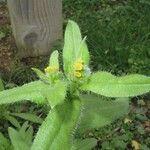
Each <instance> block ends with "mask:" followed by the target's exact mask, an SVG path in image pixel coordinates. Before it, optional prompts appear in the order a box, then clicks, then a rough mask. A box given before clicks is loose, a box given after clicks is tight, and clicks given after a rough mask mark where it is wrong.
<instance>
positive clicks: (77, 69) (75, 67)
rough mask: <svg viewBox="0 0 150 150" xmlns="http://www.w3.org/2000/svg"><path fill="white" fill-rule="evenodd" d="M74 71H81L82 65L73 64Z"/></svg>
mask: <svg viewBox="0 0 150 150" xmlns="http://www.w3.org/2000/svg"><path fill="white" fill-rule="evenodd" d="M74 69H75V70H76V71H81V70H83V64H81V63H75V64H74Z"/></svg>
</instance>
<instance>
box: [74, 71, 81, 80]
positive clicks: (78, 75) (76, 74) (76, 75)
mask: <svg viewBox="0 0 150 150" xmlns="http://www.w3.org/2000/svg"><path fill="white" fill-rule="evenodd" d="M74 76H75V77H77V78H80V77H81V76H82V74H81V73H80V72H77V71H76V72H75V73H74Z"/></svg>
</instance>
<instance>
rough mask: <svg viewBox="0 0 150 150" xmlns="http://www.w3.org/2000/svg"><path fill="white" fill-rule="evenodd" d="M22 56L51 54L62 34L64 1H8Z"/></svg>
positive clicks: (14, 32) (15, 35) (14, 31)
mask: <svg viewBox="0 0 150 150" xmlns="http://www.w3.org/2000/svg"><path fill="white" fill-rule="evenodd" d="M7 2H8V8H9V13H10V18H11V24H12V28H13V34H14V37H15V40H16V44H17V46H18V49H19V52H18V54H19V56H20V57H28V56H39V55H46V54H48V53H50V49H51V46H52V44H53V43H54V42H55V41H56V40H57V39H59V38H61V36H62V0H8V1H7Z"/></svg>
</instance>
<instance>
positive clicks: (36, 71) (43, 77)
mask: <svg viewBox="0 0 150 150" xmlns="http://www.w3.org/2000/svg"><path fill="white" fill-rule="evenodd" d="M32 70H33V71H34V72H35V73H36V74H37V76H38V77H39V78H40V79H42V80H44V81H47V82H49V81H50V79H49V78H48V77H47V76H46V75H45V74H44V73H43V72H42V71H41V70H39V69H37V68H32Z"/></svg>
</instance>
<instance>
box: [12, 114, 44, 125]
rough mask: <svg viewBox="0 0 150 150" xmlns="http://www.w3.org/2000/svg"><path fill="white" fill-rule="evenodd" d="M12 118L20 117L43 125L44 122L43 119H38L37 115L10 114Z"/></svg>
mask: <svg viewBox="0 0 150 150" xmlns="http://www.w3.org/2000/svg"><path fill="white" fill-rule="evenodd" d="M10 114H11V115H12V116H15V117H19V118H22V119H25V120H28V121H31V122H34V123H39V124H41V123H42V122H43V119H42V118H40V117H38V116H37V115H35V114H33V113H10Z"/></svg>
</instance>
